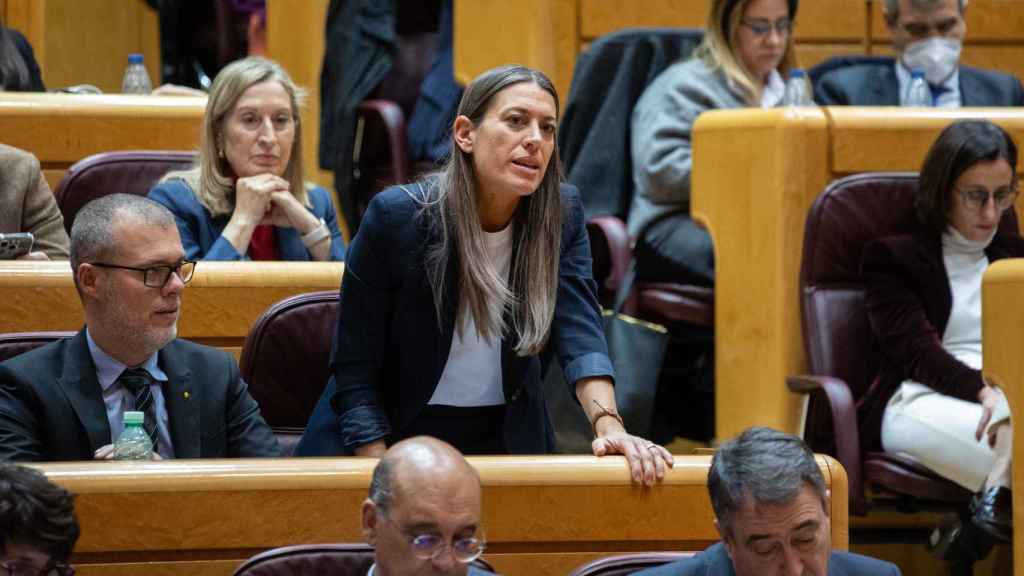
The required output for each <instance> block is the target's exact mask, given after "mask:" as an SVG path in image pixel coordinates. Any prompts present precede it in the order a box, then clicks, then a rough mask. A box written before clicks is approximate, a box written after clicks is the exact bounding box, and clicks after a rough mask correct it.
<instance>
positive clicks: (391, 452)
mask: <svg viewBox="0 0 1024 576" xmlns="http://www.w3.org/2000/svg"><path fill="white" fill-rule="evenodd" d="M362 522H363V535H364V537H365V538H366V541H367V543H369V544H370V545H371V546H373V547H374V549H375V550H374V561H375V562H374V565H373V566H372V567H371V568H370V571H369V573H368V576H404V575H406V574H436V575H439V576H465V575H466V574H469V576H484V575H486V574H491V573H490V572H486V571H484V570H479V569H477V568H475V567H473V566H470V563H472V562H473V561H474V560H476V559H477V558H479V557H480V555H481V554H483V552H484V545H485V541H484V532H483V527H482V526H481V525H480V476H478V475H477V473H476V470H475V469H474V468H473V467H472V466H470V465H469V462H467V461H466V459H465V457H463V456H462V454H461V453H459V451H458V450H456V449H455V448H453V447H452V446H451V445H450V444H447V443H445V442H443V441H441V440H438V439H436V438H431V437H428V436H415V437H413V438H408V439H406V440H403V441H401V442H399V443H397V444H395V445H393V446H392V447H391V448H389V449H388V451H387V452H386V453H385V454H384V457H383V458H381V459H380V462H378V463H377V466H376V468H374V469H373V478H372V480H371V481H370V496H369V498H367V499H366V501H364V502H363V509H362Z"/></svg>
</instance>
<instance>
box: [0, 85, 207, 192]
mask: <svg viewBox="0 0 1024 576" xmlns="http://www.w3.org/2000/svg"><path fill="white" fill-rule="evenodd" d="M205 108H206V98H203V97H182V96H162V97H160V96H128V95H121V94H104V95H80V94H36V93H16V92H0V134H3V135H4V137H3V138H4V144H8V145H10V146H15V147H17V148H21V149H22V150H27V151H29V152H31V153H33V154H35V155H36V157H37V158H39V163H40V164H41V165H42V169H43V175H44V176H45V178H46V181H47V183H49V185H50V189H51V190H54V189H56V187H57V182H59V181H60V179H61V177H62V176H64V173H65V172H66V171H67V169H68V168H70V167H71V165H72V164H74V163H75V162H78V161H79V160H81V159H82V158H85V157H86V156H90V155H92V154H98V153H100V152H111V151H114V150H195V149H197V148H198V147H199V127H200V125H201V124H202V119H203V111H204V109H205Z"/></svg>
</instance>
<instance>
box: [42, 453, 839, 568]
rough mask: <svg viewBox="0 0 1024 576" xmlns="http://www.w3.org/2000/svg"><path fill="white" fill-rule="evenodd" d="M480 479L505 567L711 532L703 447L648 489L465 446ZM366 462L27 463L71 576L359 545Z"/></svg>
mask: <svg viewBox="0 0 1024 576" xmlns="http://www.w3.org/2000/svg"><path fill="white" fill-rule="evenodd" d="M469 460H470V462H471V463H472V464H473V465H474V466H475V467H476V468H477V470H479V472H480V477H481V481H482V482H483V486H484V490H483V505H484V508H483V524H484V528H485V530H486V534H487V540H488V543H487V553H486V558H487V560H488V561H489V562H491V563H492V564H493V565H494V567H495V568H496V569H498V570H499V571H500V572H501V573H504V574H530V575H531V576H544V575H551V576H556V575H557V576H563V575H565V574H568V573H569V572H570V571H571V570H572V569H573V568H574V567H575V566H578V565H580V564H582V563H584V562H586V561H589V560H592V559H595V558H598V557H601V556H607V555H612V554H616V553H624V552H632V551H641V550H701V549H703V548H705V547H707V546H709V545H710V544H711V543H713V542H715V541H716V540H718V535H717V533H716V532H715V528H714V524H713V514H712V510H711V503H710V500H709V499H708V495H707V489H706V487H705V483H706V480H707V472H708V466H709V465H710V457H708V456H677V457H676V466H675V469H674V470H671V471H670V472H669V473H668V475H667V476H666V478H665V481H664V482H662V483H661V484H660V485H659V486H657V487H655V488H653V489H644V488H641V487H637V486H634V485H632V484H631V482H630V478H629V473H628V471H627V468H626V464H625V461H624V460H623V459H622V458H621V457H606V458H594V457H590V456H548V457H520V456H504V457H474V458H470V459H469ZM375 464H376V460H373V459H363V458H307V459H301V458H295V459H280V460H191V461H188V462H184V461H178V462H153V463H137V462H105V463H91V462H87V463H62V464H45V465H39V466H37V467H38V468H40V469H41V470H43V471H45V472H46V474H47V475H48V476H49V477H50V479H51V480H53V481H55V482H57V483H59V484H62V485H63V486H65V487H67V488H68V489H70V490H71V491H73V492H74V493H75V494H76V499H75V507H76V510H77V513H78V518H79V522H80V523H81V526H82V537H81V539H80V540H79V543H78V546H77V548H76V553H75V557H74V563H75V567H76V568H77V570H78V573H79V574H82V576H110V575H117V576H120V575H129V574H139V573H142V572H141V571H142V570H144V571H145V573H146V574H162V575H177V574H181V575H185V574H188V575H189V576H195V575H201V576H206V575H209V576H213V575H220V576H226V575H229V574H231V571H232V570H233V569H234V567H235V566H237V565H238V564H239V563H241V562H242V561H243V560H244V559H246V558H248V557H249V556H251V555H253V554H255V553H257V552H259V551H261V550H264V549H267V548H272V547H277V546H285V545H291V544H303V543H306V544H309V543H326V542H360V541H362V534H361V533H360V528H359V522H360V520H359V507H360V504H361V503H362V501H363V500H364V499H365V498H366V494H367V488H368V487H369V483H370V475H371V472H372V469H373V466H374V465H375ZM819 464H820V466H821V468H822V472H823V473H824V474H825V479H826V482H827V484H828V485H829V487H830V488H831V490H832V507H833V509H832V511H831V519H832V542H833V545H834V546H835V547H836V548H839V549H844V550H845V549H847V547H848V517H847V509H846V505H847V504H846V503H847V495H846V491H847V485H846V473H845V472H844V471H843V469H842V467H841V466H840V465H839V464H838V463H837V462H836V461H834V460H832V459H830V458H827V457H821V458H820V459H819Z"/></svg>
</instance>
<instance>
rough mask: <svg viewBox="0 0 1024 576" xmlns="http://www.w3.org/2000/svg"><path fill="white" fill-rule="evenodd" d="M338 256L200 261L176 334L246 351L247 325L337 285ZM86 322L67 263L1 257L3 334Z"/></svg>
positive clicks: (0, 327) (341, 266) (74, 326)
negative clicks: (295, 298) (289, 300)
mask: <svg viewBox="0 0 1024 576" xmlns="http://www.w3.org/2000/svg"><path fill="white" fill-rule="evenodd" d="M344 268H345V265H344V264H343V263H341V262H200V263H198V264H197V265H196V272H195V276H194V277H193V278H192V282H191V283H189V285H188V286H186V287H185V291H184V293H183V294H182V306H181V316H180V318H179V320H178V336H179V337H181V338H187V339H189V340H193V341H195V342H199V343H201V344H206V345H209V346H218V347H221V348H223V349H225V350H228V351H230V352H232V353H233V354H235V357H236V358H237V357H238V355H239V354H240V353H241V348H242V343H243V342H244V341H245V336H246V334H248V333H249V328H250V327H251V326H252V324H253V323H254V322H255V321H256V319H257V318H259V316H260V314H262V313H263V311H264V310H266V309H267V308H268V307H269V306H270V305H272V304H274V303H275V302H277V301H279V300H282V299H284V298H286V297H288V296H292V295H295V294H301V293H304V292H316V291H320V290H337V289H338V288H339V287H340V286H341V275H342V271H343V270H344ZM84 323H85V317H84V314H83V311H82V305H81V303H80V301H79V299H78V294H77V293H76V292H75V286H74V280H72V277H71V266H70V265H69V264H68V263H67V262H22V261H0V333H7V332H34V331H40V330H44V331H49V330H66V331H73V330H79V329H81V327H82V325H83V324H84Z"/></svg>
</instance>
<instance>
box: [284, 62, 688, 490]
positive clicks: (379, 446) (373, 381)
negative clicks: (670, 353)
mask: <svg viewBox="0 0 1024 576" xmlns="http://www.w3.org/2000/svg"><path fill="white" fill-rule="evenodd" d="M557 124H558V96H557V94H556V92H555V88H554V86H553V85H552V84H551V81H550V80H548V78H547V77H546V76H544V74H542V73H540V72H538V71H536V70H531V69H529V68H523V67H520V66H507V67H502V68H495V69H493V70H490V71H488V72H485V73H483V74H482V75H481V76H479V77H477V78H476V79H475V80H474V81H473V82H472V83H471V84H470V85H469V86H468V87H467V88H466V91H465V93H464V95H463V97H462V101H461V102H460V104H459V109H458V116H457V118H456V119H455V121H454V123H453V125H452V143H453V147H452V150H453V152H452V155H451V157H450V159H449V161H448V163H447V165H446V166H445V167H444V168H443V169H442V170H441V171H440V172H438V173H436V174H433V175H430V176H428V177H427V178H425V179H424V180H422V181H420V182H417V183H415V184H409V185H405V186H396V187H394V188H390V189H388V190H385V191H383V192H381V193H380V194H378V195H377V196H375V197H374V198H373V200H372V201H371V202H370V204H369V206H368V208H367V211H366V214H365V215H364V216H363V220H362V223H361V224H360V226H359V232H358V233H357V234H356V236H355V238H354V239H353V240H352V246H351V249H350V250H349V253H348V262H347V265H346V266H345V277H344V279H343V280H342V288H341V307H340V310H339V312H338V330H337V333H336V336H335V339H334V349H333V352H332V356H331V368H332V370H333V373H332V374H333V375H332V377H331V379H330V381H329V382H328V385H327V388H326V389H325V390H324V393H323V395H322V396H321V398H320V402H319V403H318V405H317V407H316V409H315V411H314V413H313V415H312V417H311V418H310V421H309V425H308V427H307V429H306V434H305V435H304V436H303V438H302V442H301V443H300V444H299V446H298V448H297V449H296V454H299V455H326V454H339V453H355V454H357V455H360V456H380V455H382V454H383V453H384V451H385V448H386V445H387V444H391V443H394V442H397V441H399V440H402V439H404V438H408V437H410V436H415V435H420V434H423V435H429V436H435V437H437V438H440V439H442V440H445V441H447V442H448V443H450V444H452V445H454V446H455V447H456V448H458V449H459V450H460V451H462V452H463V453H466V454H506V453H519V454H523V453H545V452H551V451H553V450H554V435H553V432H552V429H551V422H550V420H549V419H548V414H547V408H546V405H545V402H544V391H543V387H542V385H541V360H540V359H541V355H542V354H545V353H551V355H552V356H553V357H555V358H557V360H558V363H559V365H560V366H561V368H562V371H563V373H564V375H565V380H566V382H568V383H570V386H571V387H572V391H573V392H574V393H575V396H576V398H578V399H579V402H580V405H581V406H582V408H583V411H584V412H585V414H586V416H587V418H588V419H589V420H590V423H591V425H592V427H593V430H594V435H595V436H596V438H595V440H594V442H593V445H592V447H593V451H594V453H595V454H597V455H599V456H600V455H604V454H613V453H614V454H623V455H625V456H626V457H627V459H628V461H629V466H630V469H631V471H632V475H633V479H634V481H637V482H639V481H643V482H644V483H646V484H653V483H654V482H655V479H656V478H661V477H662V476H663V475H664V473H665V468H666V467H667V466H671V463H672V456H671V455H670V454H669V453H668V451H666V450H665V449H664V448H662V447H661V446H657V445H655V444H654V443H652V442H648V441H647V440H644V439H643V438H639V437H636V436H633V435H631V434H628V433H627V432H626V430H625V428H624V427H623V424H622V418H621V417H620V416H619V415H618V413H617V408H616V405H615V393H614V388H613V378H614V370H613V368H612V364H611V360H610V359H609V358H608V350H607V346H606V344H605V340H604V332H603V331H602V324H601V312H600V308H599V307H598V303H597V299H596V293H597V289H596V288H597V287H596V285H595V283H594V280H593V275H592V273H591V269H590V268H591V259H590V244H589V241H588V238H587V231H586V227H585V226H584V222H583V206H582V204H581V202H580V195H579V192H578V191H577V190H576V189H575V188H573V187H571V186H567V185H563V184H561V167H560V165H559V159H558V149H557V147H556V144H555V143H556V140H555V130H556V126H557Z"/></svg>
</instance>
